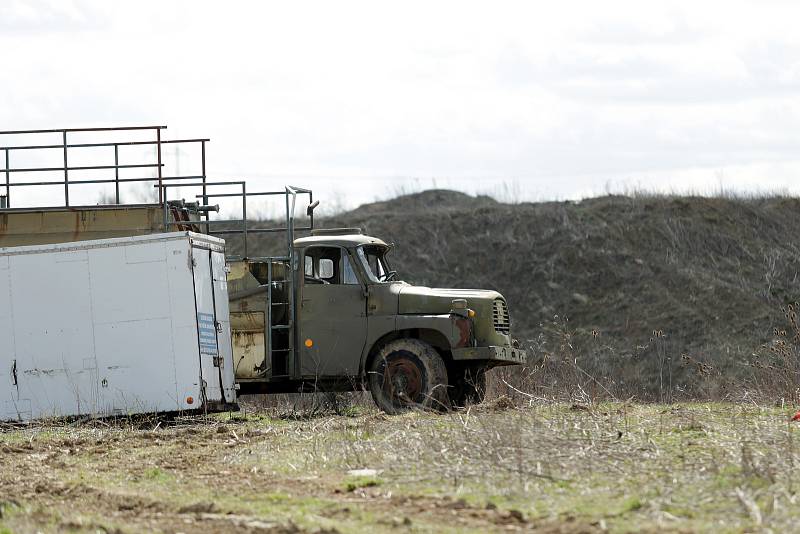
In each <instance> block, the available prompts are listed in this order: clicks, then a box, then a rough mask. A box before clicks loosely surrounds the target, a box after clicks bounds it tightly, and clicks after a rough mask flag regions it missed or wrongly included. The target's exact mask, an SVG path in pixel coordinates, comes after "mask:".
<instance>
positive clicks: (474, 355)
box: [452, 347, 528, 365]
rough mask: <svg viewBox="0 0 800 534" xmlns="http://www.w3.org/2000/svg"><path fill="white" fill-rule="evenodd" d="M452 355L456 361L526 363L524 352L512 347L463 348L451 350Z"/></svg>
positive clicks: (526, 358) (526, 357) (526, 356)
mask: <svg viewBox="0 0 800 534" xmlns="http://www.w3.org/2000/svg"><path fill="white" fill-rule="evenodd" d="M452 353H453V359H454V360H456V361H465V360H494V361H501V362H504V363H518V364H523V365H524V364H525V363H527V361H528V355H527V354H525V351H524V350H522V349H515V348H514V347H464V348H460V349H453V351H452Z"/></svg>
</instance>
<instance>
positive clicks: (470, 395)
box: [448, 367, 486, 408]
mask: <svg viewBox="0 0 800 534" xmlns="http://www.w3.org/2000/svg"><path fill="white" fill-rule="evenodd" d="M453 374H454V375H455V376H454V377H453V378H452V379H451V382H450V388H449V391H448V393H449V394H450V402H451V403H452V405H453V406H455V407H458V408H463V407H465V406H467V405H468V404H480V403H482V402H483V401H484V400H485V399H486V368H485V367H477V368H475V367H466V368H464V369H459V370H457V371H456V372H455V373H453Z"/></svg>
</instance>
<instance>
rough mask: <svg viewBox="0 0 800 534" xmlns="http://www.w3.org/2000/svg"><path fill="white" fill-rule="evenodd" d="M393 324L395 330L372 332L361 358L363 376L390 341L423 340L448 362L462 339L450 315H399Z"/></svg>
mask: <svg viewBox="0 0 800 534" xmlns="http://www.w3.org/2000/svg"><path fill="white" fill-rule="evenodd" d="M393 323H394V328H393V329H388V328H387V329H386V330H383V331H379V332H370V336H369V337H370V339H369V342H368V343H367V344H366V346H365V349H364V354H363V356H362V358H361V364H360V371H361V375H362V376H364V375H365V373H366V369H367V368H368V366H369V363H370V358H371V357H373V356H374V355H375V354H377V352H378V351H379V350H380V348H381V347H382V346H383V345H385V344H386V343H388V342H389V341H392V340H395V339H398V338H403V337H410V338H415V339H421V340H422V341H425V342H427V343H428V344H430V345H432V346H433V347H435V348H436V349H438V350H439V352H440V353H441V354H442V357H443V358H445V360H447V359H449V357H450V356H449V354H450V350H451V349H452V348H454V347H457V346H458V343H459V340H460V339H461V334H460V331H459V328H458V327H457V325H456V323H455V321H454V320H453V318H452V316H451V315H450V314H446V315H398V316H397V317H396V318H395V321H393ZM386 326H388V325H386Z"/></svg>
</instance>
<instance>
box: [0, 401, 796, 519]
mask: <svg viewBox="0 0 800 534" xmlns="http://www.w3.org/2000/svg"><path fill="white" fill-rule="evenodd" d="M352 409H353V412H354V415H352V416H349V417H348V416H338V415H333V414H318V415H316V416H314V417H310V418H303V417H301V416H302V414H300V413H295V414H292V415H293V417H292V418H287V417H285V416H286V412H285V409H283V408H276V409H273V410H270V411H263V410H259V411H251V412H245V413H244V414H240V415H239V416H236V417H233V418H231V417H230V416H217V417H215V418H212V419H210V420H205V421H203V420H180V421H178V422H177V423H175V422H173V423H169V422H165V421H161V422H155V421H139V422H137V423H136V425H132V424H130V423H122V424H119V423H117V424H111V425H110V426H107V425H106V424H104V423H98V422H95V423H91V424H86V423H84V424H80V425H37V426H31V427H24V428H18V429H6V430H4V431H3V432H2V433H0V460H2V463H3V470H2V472H1V473H0V495H2V496H3V497H2V498H0V501H2V503H1V505H0V509H2V513H1V514H0V532H4V533H5V532H9V531H11V532H33V531H37V530H41V531H51V532H57V531H58V532H61V531H74V532H90V531H91V532H96V531H98V530H101V531H107V532H112V531H113V532H139V531H143V530H147V531H163V532H224V531H230V530H232V529H238V530H242V531H252V532H259V531H260V532H299V531H312V532H313V531H323V530H324V531H334V530H335V531H341V532H359V531H363V530H365V529H369V530H371V531H376V532H381V531H397V530H400V531H403V530H407V531H418V532H448V531H450V532H464V531H474V532H486V531H501V530H502V531H505V530H509V529H510V530H528V529H536V528H538V529H542V530H543V531H549V532H600V531H603V530H610V531H616V532H627V531H641V530H653V531H655V530H674V531H709V530H721V531H730V532H740V531H747V530H753V529H759V528H771V529H773V530H774V531H786V530H788V529H791V528H792V526H793V525H794V524H795V523H796V522H797V520H798V519H800V512H798V511H797V509H798V507H797V499H798V497H797V493H796V492H797V490H798V482H799V481H798V480H796V478H797V476H796V474H795V469H794V467H795V465H796V464H797V461H798V451H797V450H796V447H795V445H794V443H795V440H796V439H797V436H798V435H799V434H798V432H800V428H797V427H794V426H792V424H790V423H788V417H787V413H786V411H785V410H779V409H768V408H762V407H757V406H752V405H736V404H676V405H671V406H664V405H633V404H628V403H608V404H597V405H594V406H586V405H581V404H564V403H549V402H548V403H544V402H541V401H538V400H536V399H528V400H527V401H526V402H518V403H515V402H513V401H511V400H509V399H508V398H505V397H501V398H500V399H497V400H495V401H492V402H488V403H486V404H484V405H481V406H475V407H472V408H470V409H468V410H465V411H460V412H453V413H450V414H446V415H433V414H425V413H410V414H408V415H405V416H399V417H387V416H385V415H383V414H380V413H377V412H374V411H373V410H372V409H371V408H369V407H368V406H367V405H364V406H361V405H357V406H354V407H352ZM279 416H280V417H279ZM142 427H145V428H142ZM3 529H5V530H3Z"/></svg>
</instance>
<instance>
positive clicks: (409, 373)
mask: <svg viewBox="0 0 800 534" xmlns="http://www.w3.org/2000/svg"><path fill="white" fill-rule="evenodd" d="M367 381H368V383H369V390H370V393H372V398H373V400H374V401H375V404H377V405H378V408H380V409H381V410H383V411H384V412H386V413H388V414H398V413H402V412H405V411H408V410H411V409H414V408H417V409H419V408H421V409H428V410H437V411H444V410H447V409H449V408H450V399H449V398H448V395H447V367H445V364H444V360H442V357H441V356H440V355H439V353H438V352H437V351H436V349H434V348H433V347H431V346H430V345H428V344H427V343H425V342H424V341H420V340H418V339H396V340H394V341H391V342H389V343H387V344H386V345H384V346H383V347H382V348H381V350H380V351H379V352H378V354H377V355H376V356H375V358H374V359H373V360H372V364H371V365H370V368H369V369H368V370H367Z"/></svg>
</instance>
